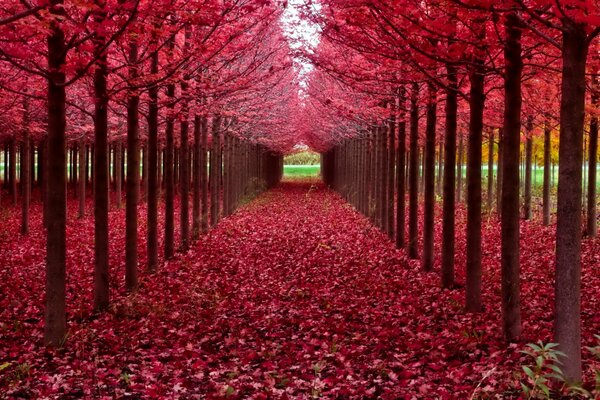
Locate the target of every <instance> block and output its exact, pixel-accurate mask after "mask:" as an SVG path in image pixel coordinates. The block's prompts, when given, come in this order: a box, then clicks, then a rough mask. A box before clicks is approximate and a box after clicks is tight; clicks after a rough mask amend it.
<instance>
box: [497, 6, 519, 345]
mask: <svg viewBox="0 0 600 400" xmlns="http://www.w3.org/2000/svg"><path fill="white" fill-rule="evenodd" d="M506 37H507V39H506V44H505V47H504V58H505V60H506V61H505V62H506V67H505V68H506V72H505V78H504V93H505V94H504V98H505V100H504V101H505V104H504V132H503V134H504V138H503V153H502V157H503V159H502V168H503V171H504V172H503V174H502V178H503V181H502V213H501V225H502V226H501V236H502V320H503V325H502V326H503V333H504V337H505V338H506V340H509V341H512V340H514V339H516V338H517V337H518V336H519V335H520V334H521V310H520V305H521V301H520V290H519V286H520V271H519V270H520V266H519V153H520V136H521V133H520V132H521V102H522V100H521V72H522V70H523V62H522V59H521V26H520V21H519V19H518V16H517V15H515V14H512V13H511V14H509V15H508V17H507V20H506Z"/></svg>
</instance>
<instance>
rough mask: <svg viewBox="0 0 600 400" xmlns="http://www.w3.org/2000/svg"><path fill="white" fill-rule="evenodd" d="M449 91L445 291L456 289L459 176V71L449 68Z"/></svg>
mask: <svg viewBox="0 0 600 400" xmlns="http://www.w3.org/2000/svg"><path fill="white" fill-rule="evenodd" d="M447 72H448V90H447V91H446V135H445V136H446V137H445V141H444V156H445V158H444V185H443V190H444V193H443V213H444V214H443V218H442V273H441V275H442V287H443V288H446V289H449V288H452V287H454V247H455V239H454V234H455V215H454V213H455V192H454V185H455V176H456V167H455V165H456V125H457V122H456V121H457V110H458V104H457V93H458V83H457V79H456V67H454V66H453V65H451V64H448V65H447Z"/></svg>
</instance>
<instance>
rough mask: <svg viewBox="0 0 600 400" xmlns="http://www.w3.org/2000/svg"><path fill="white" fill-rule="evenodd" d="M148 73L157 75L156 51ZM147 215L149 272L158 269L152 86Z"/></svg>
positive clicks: (153, 93)
mask: <svg viewBox="0 0 600 400" xmlns="http://www.w3.org/2000/svg"><path fill="white" fill-rule="evenodd" d="M150 73H151V74H157V73H158V51H157V52H155V53H154V54H152V57H151V61H150ZM148 97H149V101H148V150H147V153H148V175H147V178H146V179H147V180H148V193H147V196H146V197H147V202H148V211H147V212H148V215H147V224H148V227H147V232H146V235H147V238H146V241H147V243H146V251H147V253H148V254H147V256H148V262H147V269H148V271H150V272H154V271H156V269H157V268H158V193H159V191H160V187H159V185H160V181H159V179H158V170H159V164H158V86H156V85H152V86H150V88H149V90H148Z"/></svg>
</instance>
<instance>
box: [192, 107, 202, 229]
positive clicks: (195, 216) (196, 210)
mask: <svg viewBox="0 0 600 400" xmlns="http://www.w3.org/2000/svg"><path fill="white" fill-rule="evenodd" d="M201 124H202V120H201V118H200V115H195V116H194V147H193V152H194V160H193V161H194V164H193V167H192V168H193V170H194V173H193V175H194V182H193V186H194V187H193V193H192V240H198V239H199V238H200V228H201V218H200V213H201V209H200V206H201V204H200V201H201V200H200V188H201V186H202V177H201V174H202V169H201V162H202V156H201V154H200V152H201V151H202V150H201V144H200V140H201V139H200V129H201Z"/></svg>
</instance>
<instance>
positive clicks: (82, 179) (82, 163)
mask: <svg viewBox="0 0 600 400" xmlns="http://www.w3.org/2000/svg"><path fill="white" fill-rule="evenodd" d="M86 156H87V149H86V147H85V142H84V141H83V137H82V138H81V139H79V182H78V183H79V185H78V187H79V189H78V190H79V196H78V197H79V214H78V217H79V219H82V218H84V217H85V184H86V176H85V169H86V165H87V157H86Z"/></svg>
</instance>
